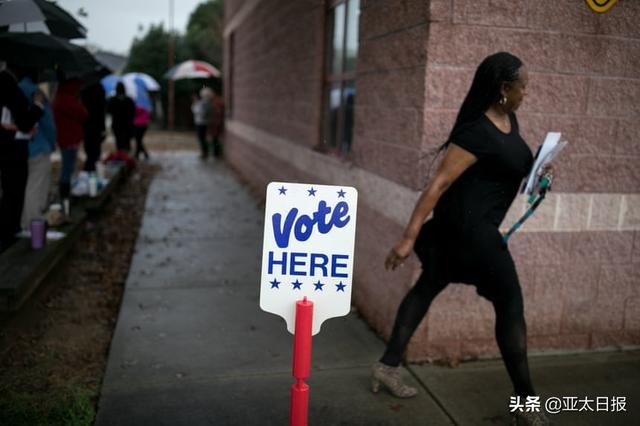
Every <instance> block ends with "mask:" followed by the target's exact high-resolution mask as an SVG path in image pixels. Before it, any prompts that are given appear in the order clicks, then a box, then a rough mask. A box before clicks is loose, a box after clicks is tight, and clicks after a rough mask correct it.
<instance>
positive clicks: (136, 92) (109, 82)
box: [100, 74, 160, 111]
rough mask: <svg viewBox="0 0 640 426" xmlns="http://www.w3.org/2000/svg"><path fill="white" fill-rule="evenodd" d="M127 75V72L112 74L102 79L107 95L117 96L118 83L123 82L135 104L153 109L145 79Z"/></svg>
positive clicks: (149, 109) (126, 91)
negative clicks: (121, 74)
mask: <svg viewBox="0 0 640 426" xmlns="http://www.w3.org/2000/svg"><path fill="white" fill-rule="evenodd" d="M126 77H127V74H125V75H124V76H119V75H114V74H111V75H108V76H106V77H104V78H103V79H102V80H100V83H102V87H103V88H104V92H105V93H106V95H107V97H111V96H115V94H116V85H117V84H118V83H120V82H122V84H124V90H125V93H126V94H127V96H129V97H130V98H131V99H133V101H134V102H135V104H136V105H137V106H139V107H140V108H143V109H146V110H147V111H151V109H152V107H151V98H150V97H149V92H148V90H147V87H146V86H145V83H144V82H143V80H142V79H140V78H126ZM154 81H155V80H154ZM159 87H160V86H158V88H159Z"/></svg>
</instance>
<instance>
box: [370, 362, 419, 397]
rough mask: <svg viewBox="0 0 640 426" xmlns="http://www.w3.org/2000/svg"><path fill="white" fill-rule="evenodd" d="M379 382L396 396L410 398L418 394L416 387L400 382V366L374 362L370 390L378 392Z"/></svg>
mask: <svg viewBox="0 0 640 426" xmlns="http://www.w3.org/2000/svg"><path fill="white" fill-rule="evenodd" d="M380 384H383V385H384V386H385V387H386V388H387V389H388V390H389V392H390V393H391V394H392V395H393V396H395V397H398V398H411V397H413V396H416V395H417V394H418V389H416V388H414V387H412V386H409V385H406V384H404V383H402V379H401V378H400V367H390V366H388V365H384V364H383V363H381V362H376V363H375V364H373V366H372V367H371V391H372V392H373V393H378V391H380Z"/></svg>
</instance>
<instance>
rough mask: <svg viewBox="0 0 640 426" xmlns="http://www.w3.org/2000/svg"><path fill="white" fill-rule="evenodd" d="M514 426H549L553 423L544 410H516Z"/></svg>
mask: <svg viewBox="0 0 640 426" xmlns="http://www.w3.org/2000/svg"><path fill="white" fill-rule="evenodd" d="M511 424H512V425H514V426H549V425H550V424H551V423H550V422H549V419H548V418H547V416H545V415H544V413H543V412H542V411H530V412H526V411H522V412H520V411H519V412H516V413H515V415H514V416H513V422H512V423H511Z"/></svg>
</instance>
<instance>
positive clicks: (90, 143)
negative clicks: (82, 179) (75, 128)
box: [80, 81, 107, 172]
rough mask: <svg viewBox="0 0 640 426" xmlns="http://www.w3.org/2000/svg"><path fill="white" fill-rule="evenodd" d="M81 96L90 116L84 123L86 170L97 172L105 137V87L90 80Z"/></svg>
mask: <svg viewBox="0 0 640 426" xmlns="http://www.w3.org/2000/svg"><path fill="white" fill-rule="evenodd" d="M80 98H81V99H82V103H83V104H84V107H85V108H86V109H87V112H88V113H89V116H88V117H87V121H86V122H85V123H84V151H85V153H86V155H87V159H86V160H85V163H84V170H85V171H87V172H95V170H96V162H98V161H99V160H100V153H101V145H102V142H103V141H104V138H105V130H106V129H105V125H104V118H105V113H106V107H107V101H106V98H105V94H104V89H103V88H102V84H100V82H99V81H95V82H90V83H89V84H87V85H86V86H85V87H84V88H83V89H82V92H80Z"/></svg>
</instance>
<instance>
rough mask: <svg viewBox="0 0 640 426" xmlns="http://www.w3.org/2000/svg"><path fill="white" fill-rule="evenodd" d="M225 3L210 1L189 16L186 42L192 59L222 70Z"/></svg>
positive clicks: (219, 0)
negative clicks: (208, 63)
mask: <svg viewBox="0 0 640 426" xmlns="http://www.w3.org/2000/svg"><path fill="white" fill-rule="evenodd" d="M223 30H224V3H223V1H222V0H209V1H207V2H205V3H201V4H199V5H198V6H197V7H196V9H195V10H194V11H193V12H192V13H191V16H189V22H188V23H187V33H186V36H185V42H186V45H187V48H188V49H189V53H190V54H191V59H200V60H203V61H207V62H210V63H212V64H213V65H215V66H216V67H218V68H220V67H221V65H222V55H223V46H224V39H223V35H222V33H223Z"/></svg>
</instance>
